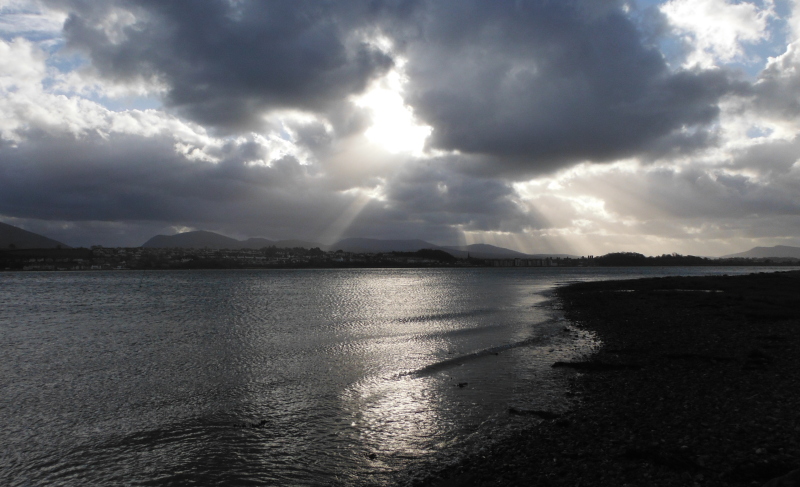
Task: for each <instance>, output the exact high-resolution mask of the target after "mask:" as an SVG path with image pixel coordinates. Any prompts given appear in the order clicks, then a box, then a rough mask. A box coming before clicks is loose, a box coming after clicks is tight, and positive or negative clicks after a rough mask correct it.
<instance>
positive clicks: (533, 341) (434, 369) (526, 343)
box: [399, 320, 558, 378]
mask: <svg viewBox="0 0 800 487" xmlns="http://www.w3.org/2000/svg"><path fill="white" fill-rule="evenodd" d="M557 322H558V320H552V321H548V322H545V323H547V324H554V323H557ZM545 323H542V324H545ZM553 336H555V334H549V335H539V336H535V337H532V338H528V339H526V340H522V341H519V342H513V343H506V344H503V345H498V346H495V347H490V348H485V349H482V350H478V351H475V352H471V353H468V354H464V355H459V356H458V357H452V358H448V359H445V360H441V361H439V362H434V363H432V364H430V365H426V366H425V367H422V368H419V369H416V370H410V371H406V372H402V373H401V374H399V377H408V376H411V377H415V378H416V377H425V376H429V375H432V374H435V373H438V372H441V371H443V370H447V369H449V368H453V367H458V366H460V365H462V364H463V363H464V362H468V361H471V360H476V359H480V358H482V357H486V356H489V355H497V354H499V353H501V352H505V351H507V350H511V349H513V348H521V347H530V346H535V345H542V344H545V343H548V342H549V341H550V340H551V339H552V338H553Z"/></svg>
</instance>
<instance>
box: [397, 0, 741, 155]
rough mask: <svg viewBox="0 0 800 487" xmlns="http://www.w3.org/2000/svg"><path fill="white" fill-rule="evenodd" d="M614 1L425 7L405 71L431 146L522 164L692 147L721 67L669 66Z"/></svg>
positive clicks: (727, 85) (720, 89)
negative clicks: (428, 128) (687, 68)
mask: <svg viewBox="0 0 800 487" xmlns="http://www.w3.org/2000/svg"><path fill="white" fill-rule="evenodd" d="M615 3H617V2H606V3H605V5H604V6H603V7H604V8H600V7H597V6H595V8H594V9H591V10H590V9H587V7H586V6H587V5H591V2H576V1H564V2H550V1H537V2H480V1H473V2H465V1H458V2H446V1H444V2H431V3H430V4H429V6H428V15H426V16H420V17H419V21H420V22H421V24H420V25H419V31H420V33H418V34H417V36H416V37H409V38H408V44H407V49H406V54H407V56H408V59H409V62H408V66H407V68H406V71H407V72H408V74H409V77H410V80H411V81H410V83H409V86H408V91H409V100H410V102H411V103H412V104H413V106H414V108H415V109H416V113H417V114H418V115H419V116H421V117H422V118H423V119H424V120H425V121H426V122H428V123H430V124H431V125H432V126H433V127H434V132H433V137H432V140H431V143H432V145H433V146H435V147H439V148H444V149H456V150H460V151H462V152H470V153H479V154H486V155H489V156H492V157H494V158H495V160H498V159H499V160H503V161H506V162H511V163H512V164H513V165H514V166H516V168H517V170H524V171H528V170H531V169H534V170H535V169H539V170H548V169H552V168H554V167H556V166H559V165H563V164H567V163H572V162H575V161H578V160H583V159H586V160H593V161H603V160H610V159H613V158H619V157H625V156H631V155H636V154H638V153H641V152H647V151H651V150H657V151H659V152H663V151H664V149H663V147H662V148H659V142H660V141H662V140H663V139H665V138H670V145H671V146H681V145H683V144H689V145H696V144H697V143H698V140H701V139H702V137H701V138H698V136H697V132H702V131H704V130H705V127H706V126H707V125H708V124H710V123H711V122H713V121H714V120H715V119H716V117H717V115H718V113H719V109H718V107H717V102H718V100H719V98H720V97H721V96H722V95H724V94H725V93H728V92H729V91H731V89H732V88H733V87H732V84H731V82H730V81H729V80H728V78H727V77H726V73H725V72H724V71H722V70H714V71H679V72H671V71H670V70H669V69H668V66H667V65H666V63H665V61H664V59H663V58H662V56H661V53H660V52H658V51H657V50H656V49H654V48H651V47H648V46H646V45H645V44H644V41H643V34H642V33H641V32H640V31H639V30H637V28H636V26H635V25H634V24H633V23H632V21H631V20H630V19H629V18H628V17H627V16H626V15H625V14H624V13H623V12H622V10H621V8H619V6H618V5H615ZM684 127H690V128H692V129H693V130H692V131H691V132H692V133H691V135H682V134H681V129H683V128H684Z"/></svg>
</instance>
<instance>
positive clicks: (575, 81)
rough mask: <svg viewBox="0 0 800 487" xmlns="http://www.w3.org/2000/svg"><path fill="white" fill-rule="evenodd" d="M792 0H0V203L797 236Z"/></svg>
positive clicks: (90, 210)
mask: <svg viewBox="0 0 800 487" xmlns="http://www.w3.org/2000/svg"><path fill="white" fill-rule="evenodd" d="M799 40H800V0H751V1H736V0H668V1H656V0H586V1H581V0H533V1H522V0H517V1H512V0H492V1H489V0H486V1H475V0H360V1H325V0H311V1H303V0H288V1H283V0H272V1H269V2H263V1H248V0H207V1H203V2H195V1H190V0H173V1H168V2H165V1H162V0H126V1H115V0H109V1H104V2H96V1H91V0H0V221H2V222H4V223H8V224H11V225H16V226H19V227H21V228H24V229H26V230H29V231H33V232H36V233H40V234H43V235H45V236H48V237H50V238H54V239H56V240H59V241H61V242H64V243H66V244H68V245H72V246H90V245H104V246H111V247H116V246H139V245H141V244H142V243H144V242H145V241H146V240H147V239H149V238H150V237H152V236H154V235H157V234H174V233H178V232H182V231H189V230H209V231H215V232H218V233H222V234H225V235H228V236H231V237H234V238H240V239H243V238H248V237H264V238H270V239H275V240H278V239H303V240H309V241H314V242H320V243H322V244H330V243H333V242H335V241H337V240H339V239H341V238H346V237H368V238H383V239H424V240H427V241H429V242H431V243H435V244H440V245H463V244H473V243H487V244H492V245H498V246H502V247H506V248H511V249H515V250H520V251H523V252H529V253H547V252H561V253H570V254H576V255H602V254H605V253H608V252H617V251H630V252H640V253H643V254H646V255H660V254H663V253H673V252H677V253H680V254H692V255H704V256H718V255H724V254H728V253H734V252H740V251H743V250H747V249H749V248H751V247H754V246H772V245H794V246H800V138H798V135H800V42H798V41H799Z"/></svg>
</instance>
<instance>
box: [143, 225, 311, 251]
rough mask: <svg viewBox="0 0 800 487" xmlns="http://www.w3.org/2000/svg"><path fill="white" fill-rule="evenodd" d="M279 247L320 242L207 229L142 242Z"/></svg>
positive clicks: (170, 245)
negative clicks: (244, 236)
mask: <svg viewBox="0 0 800 487" xmlns="http://www.w3.org/2000/svg"><path fill="white" fill-rule="evenodd" d="M273 246H274V247H278V248H294V247H303V248H306V249H313V248H314V247H320V244H318V243H314V242H305V241H303V240H278V241H277V242H276V241H274V240H269V239H266V238H248V239H247V240H236V239H235V238H230V237H226V236H225V235H220V234H218V233H214V232H208V231H205V230H197V231H194V232H183V233H178V234H175V235H156V236H155V237H153V238H151V239H150V240H148V241H147V242H145V243H143V244H142V247H151V248H162V249H169V248H178V247H181V248H184V249H205V248H208V249H231V250H239V249H261V248H264V247H273Z"/></svg>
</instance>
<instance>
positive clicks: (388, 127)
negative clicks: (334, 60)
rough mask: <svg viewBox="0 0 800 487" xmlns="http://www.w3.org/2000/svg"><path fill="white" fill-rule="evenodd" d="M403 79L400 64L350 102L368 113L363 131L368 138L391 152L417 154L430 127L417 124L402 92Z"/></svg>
mask: <svg viewBox="0 0 800 487" xmlns="http://www.w3.org/2000/svg"><path fill="white" fill-rule="evenodd" d="M405 83H406V79H405V77H404V76H403V74H402V64H400V65H399V66H398V67H397V68H395V69H394V70H392V71H390V72H389V73H388V74H387V75H386V76H384V77H383V78H381V79H380V80H378V81H377V82H375V83H374V84H373V85H372V87H371V88H370V89H369V90H368V91H367V92H366V93H364V94H363V95H361V96H359V97H357V98H354V99H353V102H354V103H355V104H356V105H357V106H359V107H362V108H366V109H368V110H369V111H370V112H371V114H372V125H371V126H370V127H369V128H368V129H367V130H366V131H365V132H364V135H365V136H366V138H367V139H368V140H369V141H370V142H372V143H373V144H376V145H378V146H380V147H382V148H383V149H384V150H386V151H387V152H390V153H393V154H396V153H399V152H408V153H411V154H421V153H422V151H423V148H424V147H425V139H427V138H428V136H430V134H431V132H433V128H432V127H430V126H428V125H421V124H420V123H419V122H418V121H417V119H416V118H415V117H414V111H413V110H412V109H411V107H409V106H408V105H406V102H405V100H404V99H403V95H402V93H403V85H405Z"/></svg>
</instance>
